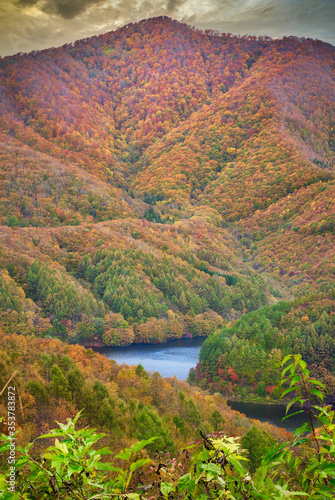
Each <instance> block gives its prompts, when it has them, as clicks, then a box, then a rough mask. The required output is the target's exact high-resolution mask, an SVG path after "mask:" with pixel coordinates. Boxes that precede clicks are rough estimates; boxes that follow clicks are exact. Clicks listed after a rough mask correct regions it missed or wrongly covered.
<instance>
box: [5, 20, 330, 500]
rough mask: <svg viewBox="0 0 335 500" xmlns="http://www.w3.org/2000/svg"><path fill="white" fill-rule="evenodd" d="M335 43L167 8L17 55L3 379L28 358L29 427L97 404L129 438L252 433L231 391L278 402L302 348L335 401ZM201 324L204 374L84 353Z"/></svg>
mask: <svg viewBox="0 0 335 500" xmlns="http://www.w3.org/2000/svg"><path fill="white" fill-rule="evenodd" d="M334 55H335V54H334V47H333V46H331V45H329V44H326V43H323V42H320V41H318V40H312V39H304V38H300V39H299V38H296V37H293V36H292V37H284V38H283V39H278V40H272V39H271V38H269V37H253V36H244V37H242V36H233V35H231V34H229V33H223V34H220V33H217V32H213V31H211V30H207V31H205V32H203V31H200V30H198V29H195V28H192V27H190V26H187V25H186V24H182V23H179V22H176V21H173V20H171V19H169V18H167V17H159V18H153V19H148V20H144V21H141V22H139V23H136V24H130V25H127V26H125V27H123V28H120V29H118V30H116V31H114V32H110V33H107V34H105V35H100V36H96V37H92V38H88V39H85V40H79V41H77V42H75V43H73V44H69V45H64V46H63V47H59V48H53V49H47V50H43V51H34V52H31V53H29V54H17V55H15V56H12V57H5V58H2V59H0V113H1V118H0V165H1V169H0V224H1V226H0V328H1V358H0V363H1V375H0V376H1V385H0V389H1V387H2V386H3V385H4V384H5V383H6V381H7V380H8V378H9V377H10V375H11V374H12V373H13V371H15V370H17V372H18V374H17V375H16V377H17V378H16V380H17V385H18V387H19V389H20V395H21V396H20V397H21V399H22V405H21V409H22V410H21V414H20V415H19V420H20V426H21V427H22V436H21V439H22V442H24V443H27V442H28V441H29V440H31V439H33V438H34V437H36V436H37V435H38V434H39V433H41V432H43V431H44V430H46V429H47V428H48V429H49V428H50V426H52V425H53V423H52V422H51V420H54V418H55V415H56V417H57V418H58V419H59V420H62V419H63V421H64V419H65V418H66V417H71V418H73V417H74V416H75V415H76V413H77V411H78V410H80V409H82V408H83V407H84V416H83V419H84V420H83V425H84V424H85V423H87V424H89V425H94V426H98V427H99V428H102V429H105V430H106V429H107V430H108V435H109V438H108V439H109V440H110V444H111V445H112V447H113V448H115V447H117V450H119V449H121V448H122V447H125V446H128V445H130V444H131V443H132V442H133V441H132V440H134V439H136V438H137V439H147V438H148V436H149V434H150V435H152V433H154V434H156V435H157V436H158V437H159V439H160V446H161V448H164V449H166V450H169V452H174V451H175V450H178V449H181V447H183V446H184V445H185V443H186V442H187V440H190V439H195V429H196V427H197V426H199V424H200V422H201V425H202V426H203V430H204V432H209V433H210V432H214V431H219V430H222V431H224V432H226V433H228V434H234V435H243V434H246V433H247V432H248V430H250V426H251V424H250V422H248V421H247V420H243V417H241V416H238V417H236V415H235V416H232V415H233V414H232V413H229V410H228V409H227V407H226V406H225V403H224V399H222V397H225V398H226V397H230V398H237V399H248V398H249V399H253V400H262V401H265V400H266V401H278V399H279V398H280V396H281V394H282V387H281V385H280V367H281V366H282V361H283V359H284V358H285V356H287V355H289V354H292V353H296V354H301V356H302V358H303V360H305V361H306V362H307V363H308V365H309V367H310V370H311V373H312V375H313V376H314V377H315V378H317V379H318V380H321V381H322V382H323V383H324V384H325V389H324V393H325V397H326V398H330V399H331V398H332V397H334V391H335V364H334V359H335V319H334V317H335V286H334V283H335V280H334V278H335V244H334V243H335V241H334V239H335V236H334V228H335V222H334V221H335V203H334V200H335V182H334V165H335V104H334V103H335V73H334V72H335V64H334V60H335V58H334ZM195 336H201V337H208V338H207V339H206V341H205V342H204V344H203V348H202V350H201V354H200V360H199V364H198V366H197V367H196V369H195V370H192V371H191V373H190V375H189V383H190V384H191V385H187V384H186V383H181V382H179V381H177V380H173V381H171V380H163V379H162V378H161V377H160V376H159V375H158V374H149V375H148V374H146V373H145V372H144V371H143V370H142V368H141V367H130V368H128V367H120V366H118V365H116V364H113V363H111V362H107V361H106V360H104V359H103V358H101V357H99V356H98V355H96V354H93V352H91V351H90V350H87V351H85V350H84V347H79V346H78V344H79V345H81V346H85V347H87V348H88V347H90V346H91V347H94V346H118V345H130V344H133V343H140V342H145V343H155V342H163V341H166V340H169V339H175V338H181V337H195ZM196 386H200V388H201V389H199V388H197V387H196ZM203 390H206V393H204V392H202V391H203ZM97 405H98V406H99V408H100V409H101V411H99V412H97V411H96V408H97ZM38 406H39V407H40V408H41V412H40V414H39V412H37V410H36V409H37V407H38ZM0 408H1V415H4V412H5V406H4V405H2V406H0ZM44 423H45V424H44ZM43 426H44V427H43ZM136 429H137V430H136ZM257 429H258V430H259V431H260V432H265V431H266V432H267V431H269V432H271V434H272V436H273V438H274V439H277V440H279V441H280V440H282V439H283V436H282V435H281V434H280V432H281V431H274V430H273V429H270V430H269V429H264V428H263V427H262V426H260V424H257ZM149 430H150V432H149ZM276 433H277V434H276ZM278 433H279V434H278ZM121 436H123V438H121ZM267 439H268V438H265V437H264V435H263V438H262V440H263V441H264V442H265V441H267ZM166 498H168V497H166ZM199 498H200V497H199Z"/></svg>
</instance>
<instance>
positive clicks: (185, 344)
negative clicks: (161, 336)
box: [95, 337, 204, 380]
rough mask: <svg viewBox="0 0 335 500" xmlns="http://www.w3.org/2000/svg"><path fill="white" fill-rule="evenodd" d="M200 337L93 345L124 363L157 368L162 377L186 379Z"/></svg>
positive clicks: (146, 368) (152, 368)
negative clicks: (123, 345)
mask: <svg viewBox="0 0 335 500" xmlns="http://www.w3.org/2000/svg"><path fill="white" fill-rule="evenodd" d="M203 341H204V338H199V337H197V338H194V339H178V340H170V341H169V342H165V343H164V344H136V345H134V344H133V345H131V346H129V347H103V348H100V349H95V350H96V351H98V352H99V353H100V354H104V355H105V356H106V357H107V358H108V359H114V360H115V361H116V362H117V363H121V364H122V363H125V364H126V365H138V364H141V365H142V366H143V368H144V369H145V370H147V371H148V372H159V373H160V374H161V375H162V377H174V376H176V377H177V378H178V379H179V380H186V379H187V376H188V373H189V371H190V369H191V368H194V367H195V366H196V364H197V362H198V359H199V352H200V348H201V345H202V343H203Z"/></svg>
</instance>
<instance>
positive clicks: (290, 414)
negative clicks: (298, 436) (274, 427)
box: [281, 410, 305, 421]
mask: <svg viewBox="0 0 335 500" xmlns="http://www.w3.org/2000/svg"><path fill="white" fill-rule="evenodd" d="M299 413H305V410H299V411H295V412H294V413H289V415H286V416H285V417H283V418H282V419H281V420H282V421H283V420H286V419H287V418H290V417H293V416H294V415H299Z"/></svg>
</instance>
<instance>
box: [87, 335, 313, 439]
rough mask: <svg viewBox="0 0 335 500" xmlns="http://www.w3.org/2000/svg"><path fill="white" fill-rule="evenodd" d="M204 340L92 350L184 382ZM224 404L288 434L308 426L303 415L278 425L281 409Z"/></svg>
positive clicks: (283, 413)
mask: <svg viewBox="0 0 335 500" xmlns="http://www.w3.org/2000/svg"><path fill="white" fill-rule="evenodd" d="M204 340H205V339H204V338H203V337H196V338H193V339H178V340H170V341H169V342H165V343H163V344H133V345H131V346H128V347H101V348H95V349H94V350H95V351H97V352H99V353H100V354H104V355H105V356H106V357H107V358H108V359H114V360H115V361H116V362H117V363H119V364H122V363H125V364H126V365H138V364H141V365H142V366H143V368H144V369H145V370H146V371H148V372H151V373H152V372H156V371H157V372H159V373H160V374H161V375H162V377H174V376H176V377H177V378H178V379H179V380H186V379H187V376H188V373H189V371H190V369H191V368H195V366H196V364H197V362H198V359H199V352H200V348H201V345H202V343H203V341H204ZM228 404H229V406H231V408H232V409H233V410H237V411H239V412H240V413H244V414H245V415H246V416H247V417H248V418H253V419H256V420H259V421H260V422H270V423H271V424H274V425H277V426H278V427H284V428H285V429H287V430H288V431H290V432H293V431H294V430H295V429H297V428H298V427H300V425H302V423H303V422H308V418H307V415H306V414H301V415H296V416H295V417H291V418H289V419H287V420H285V421H284V422H282V421H281V419H282V418H283V417H284V416H285V407H284V406H283V405H277V404H276V405H267V404H262V403H244V402H240V401H228ZM295 411H296V410H295ZM292 412H293V410H292Z"/></svg>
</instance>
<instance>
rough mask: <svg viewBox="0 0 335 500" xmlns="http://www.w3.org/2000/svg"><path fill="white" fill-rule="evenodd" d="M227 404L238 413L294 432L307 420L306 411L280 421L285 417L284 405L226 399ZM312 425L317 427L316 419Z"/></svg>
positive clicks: (293, 410) (296, 409)
mask: <svg viewBox="0 0 335 500" xmlns="http://www.w3.org/2000/svg"><path fill="white" fill-rule="evenodd" d="M228 405H229V406H230V407H231V408H232V409H233V410H237V411H239V412H240V413H244V415H246V416H247V417H248V418H253V419H255V420H259V421H260V422H269V423H270V424H273V425H277V426H278V427H283V428H284V429H286V430H287V431H290V432H294V431H295V429H297V428H298V427H300V426H301V425H302V424H303V423H304V422H307V423H310V422H309V415H308V413H300V414H299V415H294V416H293V417H290V418H288V419H286V420H284V421H283V422H282V418H284V417H285V414H286V413H285V412H286V408H285V406H284V405H266V404H262V403H243V402H241V401H228ZM299 409H300V408H295V409H293V408H291V410H290V413H294V412H295V411H298V410H299ZM314 425H315V426H316V427H318V421H317V420H315V419H314Z"/></svg>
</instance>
